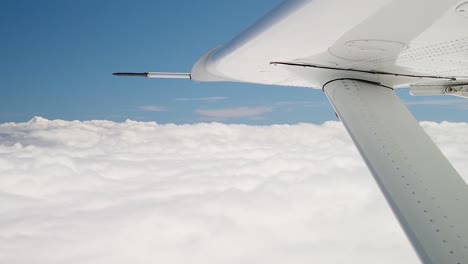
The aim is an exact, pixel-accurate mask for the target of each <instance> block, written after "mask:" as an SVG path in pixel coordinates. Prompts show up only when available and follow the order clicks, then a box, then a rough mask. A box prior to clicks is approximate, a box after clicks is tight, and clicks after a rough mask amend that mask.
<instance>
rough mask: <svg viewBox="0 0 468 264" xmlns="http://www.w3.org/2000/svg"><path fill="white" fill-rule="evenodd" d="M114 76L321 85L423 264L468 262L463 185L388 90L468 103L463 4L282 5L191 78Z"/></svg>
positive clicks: (370, 0)
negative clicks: (456, 98) (404, 88)
mask: <svg viewBox="0 0 468 264" xmlns="http://www.w3.org/2000/svg"><path fill="white" fill-rule="evenodd" d="M117 75H132V76H144V77H160V78H161V77H164V78H167V77H177V78H191V79H193V80H195V81H200V82H205V81H233V82H251V83H261V84H271V85H288V86H303V87H311V88H321V89H323V91H324V92H325V94H326V96H327V97H328V99H329V100H330V102H331V103H332V105H333V107H334V108H335V111H336V113H337V114H338V115H339V117H340V119H341V120H342V121H343V123H344V125H345V127H346V129H347V131H348V132H349V134H350V135H351V137H352V139H353V141H354V143H355V144H356V146H357V148H358V149H359V151H360V153H361V155H362V157H363V158H364V160H365V162H366V164H367V165H368V167H369V169H370V171H371V172H372V174H373V176H374V178H375V180H376V181H377V183H378V185H379V187H380V189H381V190H382V192H383V194H384V196H385V197H386V199H387V201H388V203H389V205H390V206H391V208H392V210H393V212H394V213H395V216H396V217H397V219H398V220H399V222H400V224H401V226H402V228H403V230H404V231H405V233H406V235H407V237H408V239H409V240H410V242H411V244H412V245H413V247H414V249H415V250H416V252H417V253H418V255H419V257H420V259H421V261H422V262H423V263H425V264H436V263H437V264H468V224H467V223H468V186H467V184H466V182H464V181H463V179H462V178H461V177H460V175H459V174H458V173H457V172H456V170H455V169H454V168H453V167H452V165H451V164H450V163H449V161H448V160H447V159H446V158H445V157H444V155H443V154H442V153H441V152H440V151H439V149H438V148H437V147H436V145H435V144H434V143H433V142H432V141H431V139H430V138H429V137H428V136H427V135H426V134H425V132H424V131H423V129H422V128H421V127H420V126H419V124H418V123H417V122H416V120H415V119H414V117H413V116H412V115H411V114H410V112H409V111H408V110H407V109H406V108H405V106H404V105H403V104H402V102H401V101H400V100H399V98H398V97H397V96H396V95H395V94H394V93H393V89H394V88H398V87H402V86H407V85H408V84H409V85H410V87H411V91H412V93H413V94H419V95H431V94H434V95H435V94H437V95H445V94H450V95H456V96H468V1H467V0H462V1H460V0H287V1H283V2H282V3H281V4H280V5H279V6H278V7H277V8H275V9H273V10H272V11H271V12H270V13H268V14H267V15H266V16H265V17H263V18H262V19H260V20H259V21H258V22H257V23H256V24H254V25H253V26H251V27H250V28H248V29H247V30H245V31H244V32H243V33H241V34H240V35H239V36H237V37H235V38H234V39H233V40H232V41H230V42H228V43H226V44H224V45H222V46H219V47H218V48H215V49H212V50H211V51H210V52H208V53H207V54H205V55H204V56H203V57H202V58H201V59H200V60H199V61H198V62H197V63H196V64H195V65H194V67H193V69H192V72H191V73H190V74H174V73H169V74H168V73H118V74H117ZM382 228H385V227H382Z"/></svg>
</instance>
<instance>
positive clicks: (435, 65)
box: [192, 0, 468, 88]
mask: <svg viewBox="0 0 468 264" xmlns="http://www.w3.org/2000/svg"><path fill="white" fill-rule="evenodd" d="M467 28H468V3H465V4H463V3H462V2H460V1H458V0H435V1H425V0H411V1H408V0H394V1H389V0H352V1H341V0H315V1H307V0H289V1H283V2H282V4H281V5H279V6H278V7H277V8H275V9H274V10H273V11H271V12H270V13H268V14H267V15H266V16H265V17H263V18H262V19H261V20H259V21H258V22H257V23H256V24H254V25H253V26H251V27H250V28H248V29H247V30H245V31H244V32H243V33H241V34H240V35H239V36H237V37H235V38H234V39H233V40H232V41H230V42H228V43H226V44H225V45H222V46H220V47H218V48H216V49H214V50H212V51H211V52H209V53H208V54H206V55H205V56H204V57H203V58H202V59H201V60H200V61H199V62H198V63H197V64H196V65H195V67H194V68H193V70H192V78H193V79H194V80H198V81H211V80H215V81H219V80H220V79H224V80H229V81H242V82H252V83H262V84H275V85H293V86H305V87H314V88H321V87H322V85H323V83H324V82H326V81H327V77H325V78H324V77H323V76H324V75H328V74H329V72H330V70H326V69H327V68H328V69H330V68H332V69H334V70H335V71H336V70H338V69H354V70H361V71H369V72H373V71H376V72H385V73H389V74H392V73H394V74H400V75H403V76H400V78H387V77H388V76H386V75H381V76H374V77H375V78H374V79H376V80H379V81H380V80H382V81H385V82H386V83H387V84H390V85H392V86H395V85H402V84H406V83H412V82H416V81H422V79H421V78H419V77H420V76H432V77H447V79H450V78H453V77H464V76H466V77H467V78H468V34H467V30H466V29H467ZM273 62H282V63H289V64H290V65H289V66H287V65H278V64H276V66H275V64H272V63H273ZM293 64H296V65H297V66H296V67H300V66H304V65H312V66H315V68H313V69H315V70H311V69H312V67H309V68H310V69H309V70H307V71H306V74H307V77H306V78H300V77H298V76H297V74H291V70H292V71H295V69H294V68H293V67H294V66H292V65H293ZM320 67H322V68H320ZM320 69H324V70H320ZM404 75H410V76H416V77H413V78H404V77H405V76H404ZM390 76H391V75H390ZM431 79H433V78H429V79H428V80H431Z"/></svg>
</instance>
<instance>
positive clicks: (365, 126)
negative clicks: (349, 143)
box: [324, 79, 468, 264]
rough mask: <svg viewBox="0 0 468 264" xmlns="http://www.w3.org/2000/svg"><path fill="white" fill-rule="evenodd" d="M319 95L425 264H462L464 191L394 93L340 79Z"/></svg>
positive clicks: (466, 247)
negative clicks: (351, 140)
mask: <svg viewBox="0 0 468 264" xmlns="http://www.w3.org/2000/svg"><path fill="white" fill-rule="evenodd" d="M324 92H325V94H326V95H327V97H328V99H329V100H330V102H331V104H332V105H333V107H334V108H335V111H336V113H337V114H338V115H339V117H340V119H341V120H342V122H343V124H344V126H345V127H346V129H347V131H348V132H349V134H350V135H351V137H352V139H353V141H354V143H355V144H356V146H357V148H358V149H359V152H360V153H361V155H362V157H363V159H364V161H365V162H366V164H367V166H368V167H369V169H370V171H371V173H372V175H373V176H374V178H375V180H376V182H377V184H378V185H379V187H380V189H381V191H382V192H383V194H384V196H385V198H386V200H387V201H388V203H389V204H390V206H391V208H392V210H393V212H394V214H395V215H396V217H397V219H398V221H399V222H400V224H401V226H402V228H403V230H404V231H405V233H406V235H407V237H408V239H409V240H410V241H411V244H412V245H413V247H414V248H415V250H416V252H417V254H418V255H419V258H420V259H421V261H422V262H423V263H425V264H441V263H444V264H451V263H453V264H468V228H466V222H467V221H468V186H467V184H466V183H465V181H464V180H463V179H462V178H461V177H460V175H459V174H458V173H457V171H456V170H455V169H454V168H453V166H452V165H451V164H450V163H449V161H448V160H447V158H446V157H445V156H444V155H443V154H442V153H441V152H440V150H439V149H438V147H437V146H436V145H435V144H434V142H432V140H431V139H430V138H429V136H428V135H427V134H426V133H425V131H424V130H423V129H422V127H421V126H420V125H419V123H418V122H417V121H416V120H415V118H414V117H413V116H412V115H411V113H410V112H409V111H408V109H406V107H405V106H404V104H403V103H402V102H401V101H400V99H399V98H398V97H397V96H396V95H395V93H394V92H393V91H392V90H391V89H388V88H387V87H383V86H381V85H379V84H373V83H369V82H365V81H359V80H350V79H342V80H336V81H331V82H328V83H327V84H326V85H325V86H324Z"/></svg>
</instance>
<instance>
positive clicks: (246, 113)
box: [196, 107, 273, 120]
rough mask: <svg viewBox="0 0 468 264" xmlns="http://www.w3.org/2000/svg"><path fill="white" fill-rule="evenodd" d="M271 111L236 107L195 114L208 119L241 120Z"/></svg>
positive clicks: (201, 111)
mask: <svg viewBox="0 0 468 264" xmlns="http://www.w3.org/2000/svg"><path fill="white" fill-rule="evenodd" d="M271 111H273V109H272V108H271V107H237V108H223V109H197V110H196V112H197V114H199V115H202V116H204V117H208V118H214V119H219V120H224V119H229V118H241V117H250V118H258V117H261V116H262V115H263V114H266V113H270V112H271Z"/></svg>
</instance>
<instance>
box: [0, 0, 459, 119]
mask: <svg viewBox="0 0 468 264" xmlns="http://www.w3.org/2000/svg"><path fill="white" fill-rule="evenodd" d="M279 2H280V1H278V0H263V1H247V0H240V1H143V0H138V1H122V0H115V1H94V0H80V1H72V0H47V1H33V0H30V1H26V0H4V1H2V15H1V16H0V34H1V35H2V42H1V44H0V45H1V49H0V61H1V62H2V63H0V87H1V92H2V94H1V96H0V122H20V121H27V120H29V119H31V118H32V117H34V116H42V117H44V118H48V119H65V120H75V119H78V120H90V119H107V120H114V121H123V120H126V119H133V120H141V121H156V122H158V123H195V122H207V121H221V122H225V123H246V124H258V125H265V124H278V123H281V124H283V123H289V124H294V123H298V122H311V123H322V122H324V121H326V120H336V118H335V116H334V113H333V110H332V108H331V107H330V106H329V104H328V102H327V100H326V98H325V96H324V95H323V94H322V92H321V91H320V90H312V89H304V88H286V87H272V86H262V85H248V84H233V83H193V82H191V81H188V80H155V79H142V78H141V79H140V78H117V77H114V76H112V75H111V73H112V72H116V71H181V72H189V71H190V69H191V67H192V65H193V64H194V63H195V62H196V60H197V59H198V58H199V57H200V56H201V55H203V54H204V53H205V52H206V51H208V50H210V49H211V48H213V47H215V46H217V45H219V44H222V43H223V42H226V41H228V40H229V39H231V38H232V37H234V36H235V35H236V34H237V33H239V32H240V31H242V30H243V29H244V28H245V27H246V26H248V25H250V24H251V23H253V22H254V21H255V20H256V19H258V18H259V17H260V16H261V15H263V14H264V13H265V12H267V11H268V10H269V9H270V8H271V7H273V6H274V5H276V4H277V3H279ZM398 94H399V95H400V96H401V97H402V98H403V100H405V101H406V102H408V105H409V107H410V109H411V111H412V112H413V113H414V114H415V115H416V117H417V118H418V119H419V120H434V121H442V120H447V121H464V122H466V121H468V117H467V115H466V114H467V113H468V100H464V99H460V98H454V97H450V98H449V97H418V98H416V97H411V96H409V95H408V90H401V91H398ZM223 116H224V117H223Z"/></svg>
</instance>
